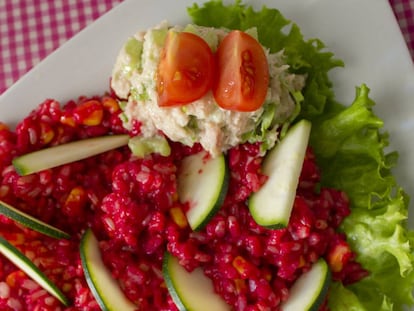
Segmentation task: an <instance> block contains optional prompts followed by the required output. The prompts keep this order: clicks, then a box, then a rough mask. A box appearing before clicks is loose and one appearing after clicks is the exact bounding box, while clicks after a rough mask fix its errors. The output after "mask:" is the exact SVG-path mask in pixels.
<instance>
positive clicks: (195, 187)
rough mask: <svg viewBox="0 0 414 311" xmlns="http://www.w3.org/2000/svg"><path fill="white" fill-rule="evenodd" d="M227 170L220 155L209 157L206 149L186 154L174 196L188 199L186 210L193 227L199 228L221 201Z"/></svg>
mask: <svg viewBox="0 0 414 311" xmlns="http://www.w3.org/2000/svg"><path fill="white" fill-rule="evenodd" d="M228 185H229V172H228V168H227V163H226V159H225V157H224V155H223V154H221V155H219V156H216V157H214V158H212V157H211V156H210V155H209V154H208V153H207V152H206V151H201V152H199V153H197V154H194V155H191V156H188V157H186V158H185V159H184V160H183V161H182V164H181V168H180V171H179V174H178V197H179V200H180V201H181V202H182V203H185V202H189V204H190V208H189V210H188V211H187V213H186V216H187V220H188V223H189V225H190V227H191V228H192V229H193V230H200V229H201V228H202V227H203V226H204V225H205V224H206V223H207V222H208V221H209V220H210V218H211V217H212V216H213V215H214V214H215V212H216V211H217V210H218V209H219V208H220V206H221V205H222V204H223V201H224V198H225V197H226V194H227V189H228Z"/></svg>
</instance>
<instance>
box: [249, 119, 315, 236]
mask: <svg viewBox="0 0 414 311" xmlns="http://www.w3.org/2000/svg"><path fill="white" fill-rule="evenodd" d="M310 131H311V123H310V122H309V121H307V120H301V121H299V122H298V123H296V124H295V125H294V126H293V127H292V128H291V129H289V131H288V132H287V134H286V136H285V137H284V138H283V139H282V140H281V141H280V142H279V143H278V144H277V145H276V146H275V147H274V148H273V149H272V150H270V151H269V153H268V154H267V155H266V158H265V159H264V161H263V167H262V172H263V173H264V174H265V175H267V176H268V180H267V181H266V183H265V184H264V185H263V186H262V187H261V188H260V189H259V191H257V192H256V193H253V194H252V195H251V196H250V198H249V202H248V205H249V210H250V213H251V214H252V217H253V218H254V220H255V221H256V222H257V223H258V224H259V225H262V226H264V227H269V228H281V227H286V226H287V224H288V222H289V218H290V214H291V212H292V207H293V203H294V200H295V196H296V189H297V186H298V183H299V177H300V173H301V170H302V165H303V160H304V158H305V154H306V149H307V146H308V142H309V135H310Z"/></svg>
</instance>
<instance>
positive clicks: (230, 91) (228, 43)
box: [213, 30, 269, 111]
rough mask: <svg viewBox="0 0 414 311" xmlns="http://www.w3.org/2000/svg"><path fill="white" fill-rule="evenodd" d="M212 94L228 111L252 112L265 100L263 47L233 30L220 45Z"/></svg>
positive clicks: (266, 85) (264, 55)
mask: <svg viewBox="0 0 414 311" xmlns="http://www.w3.org/2000/svg"><path fill="white" fill-rule="evenodd" d="M216 60H217V68H218V69H217V71H218V72H217V76H216V79H215V83H214V85H213V94H214V98H215V100H216V102H217V104H218V105H219V106H220V107H222V108H224V109H228V110H236V111H255V110H257V109H259V108H260V107H261V106H262V105H263V102H264V100H265V98H266V94H267V89H268V84H269V68H268V63H267V57H266V54H265V52H264V50H263V47H262V46H261V45H260V44H259V42H257V40H256V39H255V38H253V37H252V36H250V35H249V34H247V33H245V32H242V31H239V30H233V31H231V32H230V33H229V34H228V35H227V36H226V37H224V39H223V41H222V42H221V43H220V45H219V47H218V49H217V53H216Z"/></svg>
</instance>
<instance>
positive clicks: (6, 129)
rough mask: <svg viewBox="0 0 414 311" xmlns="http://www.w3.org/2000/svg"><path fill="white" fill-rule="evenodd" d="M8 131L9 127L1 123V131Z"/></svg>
mask: <svg viewBox="0 0 414 311" xmlns="http://www.w3.org/2000/svg"><path fill="white" fill-rule="evenodd" d="M8 130H9V127H8V126H7V125H6V124H5V123H3V122H0V131H8Z"/></svg>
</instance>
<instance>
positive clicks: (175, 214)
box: [170, 206, 188, 229]
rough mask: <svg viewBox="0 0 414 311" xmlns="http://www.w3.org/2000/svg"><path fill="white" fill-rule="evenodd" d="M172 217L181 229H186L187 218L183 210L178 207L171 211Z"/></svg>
mask: <svg viewBox="0 0 414 311" xmlns="http://www.w3.org/2000/svg"><path fill="white" fill-rule="evenodd" d="M170 216H171V218H172V219H173V221H174V222H175V223H176V224H177V225H178V227H180V228H182V229H183V228H185V227H187V225H188V222H187V217H186V216H185V214H184V212H183V210H182V209H181V208H180V207H178V206H176V207H172V208H171V209H170Z"/></svg>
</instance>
